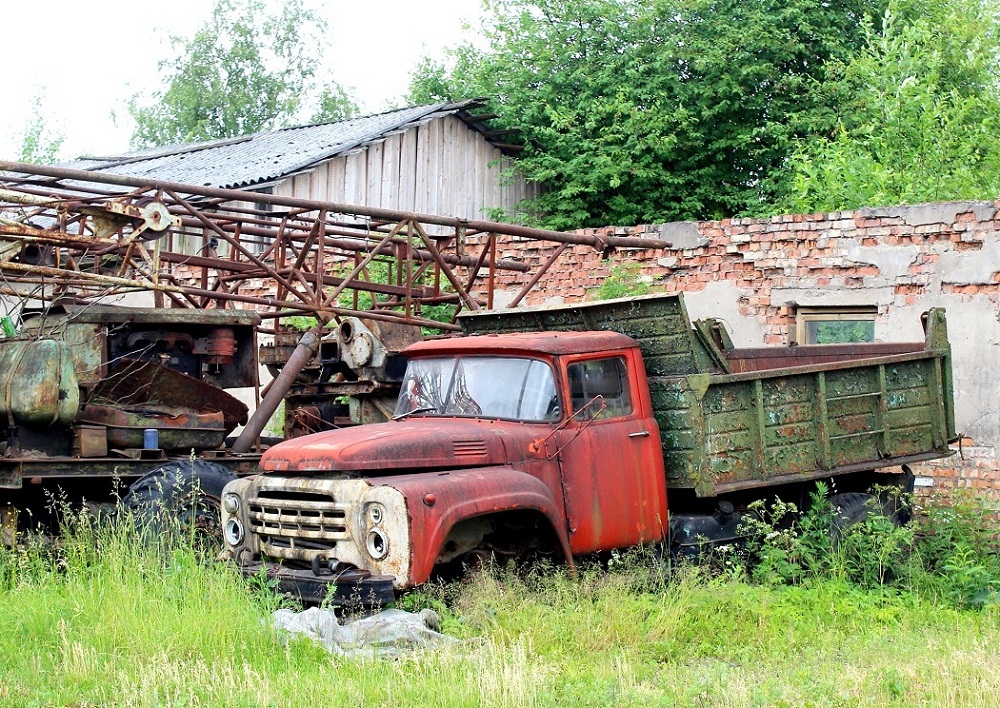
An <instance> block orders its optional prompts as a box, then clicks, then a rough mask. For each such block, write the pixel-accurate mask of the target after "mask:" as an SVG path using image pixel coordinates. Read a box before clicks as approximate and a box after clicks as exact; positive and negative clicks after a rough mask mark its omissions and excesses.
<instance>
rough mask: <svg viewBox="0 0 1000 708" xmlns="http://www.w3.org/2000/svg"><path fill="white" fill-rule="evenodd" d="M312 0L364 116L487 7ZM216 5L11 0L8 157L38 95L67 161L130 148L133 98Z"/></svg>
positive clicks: (5, 64) (187, 0)
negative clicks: (173, 39)
mask: <svg viewBox="0 0 1000 708" xmlns="http://www.w3.org/2000/svg"><path fill="white" fill-rule="evenodd" d="M309 4H310V6H312V7H314V8H315V9H317V10H318V11H319V12H320V14H322V15H323V16H324V17H325V18H326V20H327V23H328V27H329V38H330V44H329V45H328V46H327V47H326V48H325V58H326V63H327V64H328V65H329V66H330V68H331V69H330V71H331V74H332V78H333V79H335V80H336V81H338V82H339V83H341V84H342V85H344V86H345V87H346V88H348V90H349V91H351V93H352V95H353V96H354V99H355V101H356V102H357V103H358V104H360V106H361V109H362V112H363V113H376V112H379V111H381V110H384V109H385V108H387V107H389V105H390V104H392V103H393V102H395V103H397V104H398V103H401V101H399V97H400V96H401V95H402V94H403V93H405V91H406V88H407V86H408V84H409V72H410V71H411V70H412V69H413V67H414V66H415V65H416V63H417V62H418V61H419V59H420V58H421V57H422V56H424V55H425V54H430V55H432V56H440V55H441V54H442V51H443V49H444V48H445V47H454V46H456V45H458V44H459V43H460V42H461V41H462V40H463V38H464V37H465V34H466V30H463V27H462V25H463V22H470V23H471V25H472V27H476V26H478V23H477V22H476V20H477V18H478V17H479V13H480V4H479V0H430V1H429V2H414V1H413V0H311V1H310V2H309ZM211 7H212V2H211V0H171V1H170V2H165V3H136V2H134V1H128V2H127V1H125V0H86V1H85V2H81V1H80V0H5V1H4V2H3V23H4V31H3V35H4V36H3V42H2V45H3V59H2V60H0V61H2V64H0V66H2V73H3V76H4V78H3V81H2V84H0V85H2V89H0V106H2V108H0V157H3V158H5V159H13V158H14V157H15V156H16V153H17V150H18V148H19V146H20V142H21V137H22V135H23V134H24V130H25V127H26V126H27V124H28V122H29V121H30V119H31V105H32V101H33V99H34V98H35V97H36V96H40V97H41V101H42V115H43V118H44V121H45V126H46V128H47V129H48V131H49V133H60V134H62V135H63V136H64V138H65V140H64V142H63V145H62V148H61V150H60V158H62V159H71V158H74V157H78V156H80V155H84V154H89V155H101V154H115V153H120V152H125V151H126V150H127V149H128V141H129V137H130V136H131V134H132V125H131V121H130V119H129V116H128V111H127V108H126V104H127V101H128V99H129V98H131V97H132V96H133V95H134V94H136V93H139V92H141V91H150V90H152V89H155V88H157V87H159V86H160V85H161V84H160V81H159V79H158V69H157V62H158V61H159V60H160V59H162V58H165V57H167V56H169V54H170V44H169V37H170V36H171V35H180V36H183V37H189V36H191V35H193V34H194V32H195V31H196V30H197V28H198V27H199V26H201V24H203V22H204V21H205V20H206V19H207V18H208V16H209V14H210V12H211Z"/></svg>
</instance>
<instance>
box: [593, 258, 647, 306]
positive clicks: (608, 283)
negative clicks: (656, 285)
mask: <svg viewBox="0 0 1000 708" xmlns="http://www.w3.org/2000/svg"><path fill="white" fill-rule="evenodd" d="M605 263H606V264H607V261H605ZM649 291H650V285H649V283H647V282H645V281H644V280H642V279H641V276H640V275H639V264H638V263H619V264H618V265H615V266H612V268H611V272H610V273H609V274H608V277H607V278H605V279H604V282H603V283H601V284H600V285H599V286H598V287H596V288H594V289H593V290H591V291H590V292H589V293H587V296H588V297H589V298H590V299H592V300H611V299H614V298H618V297H632V296H638V295H648V294H649Z"/></svg>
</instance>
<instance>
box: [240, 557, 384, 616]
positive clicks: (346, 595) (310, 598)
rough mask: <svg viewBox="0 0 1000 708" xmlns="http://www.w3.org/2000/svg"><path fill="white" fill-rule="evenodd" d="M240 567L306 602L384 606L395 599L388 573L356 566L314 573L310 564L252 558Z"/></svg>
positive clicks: (249, 574)
mask: <svg viewBox="0 0 1000 708" xmlns="http://www.w3.org/2000/svg"><path fill="white" fill-rule="evenodd" d="M240 570H241V571H242V572H243V575H244V577H247V578H251V577H255V576H259V575H260V574H261V573H264V574H265V575H266V577H267V579H268V580H271V581H276V583H277V590H278V591H279V592H281V593H285V594H288V595H291V596H292V597H295V598H297V599H299V600H301V601H302V602H305V603H309V604H319V603H322V602H326V603H327V604H331V605H334V606H337V607H358V608H370V607H385V606H386V605H388V604H389V603H391V602H392V601H393V600H395V599H396V596H395V593H394V592H393V589H392V581H393V577H392V576H391V575H372V574H371V573H369V572H368V571H367V570H360V569H358V568H349V569H346V570H342V571H339V572H322V573H320V574H316V573H314V572H313V571H312V570H311V569H310V568H294V567H289V566H284V565H281V564H279V563H260V562H255V563H248V564H246V565H241V566H240Z"/></svg>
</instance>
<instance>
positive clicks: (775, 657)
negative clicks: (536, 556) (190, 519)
mask: <svg viewBox="0 0 1000 708" xmlns="http://www.w3.org/2000/svg"><path fill="white" fill-rule="evenodd" d="M950 532H951V531H948V533H950ZM958 536H960V537H961V538H965V536H964V535H963V534H962V533H958ZM141 540H142V539H140V537H139V536H138V535H137V534H136V532H135V531H134V530H133V528H132V526H131V525H130V524H129V523H126V522H109V523H103V524H96V523H94V522H93V520H92V519H90V518H89V517H77V519H76V520H74V521H73V522H72V523H70V524H68V526H67V529H66V532H65V534H64V536H63V540H62V541H61V543H60V544H59V545H58V546H57V547H54V546H52V545H42V544H32V543H30V542H28V543H26V544H25V545H23V546H21V547H19V548H17V549H4V548H0V657H3V660H2V661H0V704H2V705H9V706H26V705H27V706H30V705H38V706H49V705H115V706H118V705H122V706H147V705H149V706H154V705H155V706H164V705H167V706H173V705H212V706H215V705H238V706H250V705H253V706H257V705H265V706H267V705H275V706H279V705H280V706H285V705H299V704H301V705H331V706H332V705H337V706H343V705H363V706H408V705H445V706H477V705H489V706H547V705H593V706H605V705H626V706H628V705H634V706H644V705H650V706H659V705H684V706H751V705H760V706H803V705H816V706H857V705H872V706H881V705H899V706H903V705H941V706H952V705H995V704H996V696H998V695H1000V642H997V641H996V637H997V636H998V628H1000V627H998V624H1000V612H998V610H997V607H996V605H995V604H994V603H983V604H980V605H976V608H977V609H970V608H971V606H970V605H969V604H968V603H965V602H964V601H956V600H954V599H953V598H951V597H950V596H949V595H948V593H947V592H945V591H943V590H941V589H940V588H937V589H936V588H934V587H933V586H930V585H928V586H923V585H917V584H913V585H912V586H910V587H904V586H900V585H892V586H872V587H864V586H862V585H860V584H858V583H856V582H853V581H852V580H851V579H850V578H849V577H847V576H846V575H843V574H840V575H838V574H836V573H834V574H827V575H821V574H818V573H816V574H806V575H802V576H799V577H798V578H796V579H795V582H794V583H792V584H784V583H779V582H762V581H761V580H760V579H759V578H758V579H754V578H753V577H752V575H750V574H748V573H746V572H744V571H742V570H739V569H730V570H728V571H726V572H724V573H721V574H715V575H713V574H711V573H709V572H708V571H707V570H706V569H704V568H682V569H679V570H676V571H675V572H674V573H673V574H672V575H671V576H670V577H669V578H667V577H665V576H664V575H663V574H662V573H660V572H658V571H659V569H660V568H659V565H658V561H657V560H656V558H655V557H654V556H653V555H652V554H644V553H641V552H635V553H630V554H625V555H624V556H623V557H619V558H617V559H616V563H615V564H614V567H613V568H612V569H610V570H609V569H608V568H607V567H605V566H597V565H594V566H587V567H584V568H581V569H580V570H579V571H578V572H577V573H576V574H571V573H569V572H568V571H566V570H565V569H544V570H540V571H538V572H532V573H528V574H523V573H522V574H517V573H514V572H510V571H508V570H505V569H501V570H495V571H493V572H484V573H482V574H480V575H478V576H477V577H476V578H474V579H473V580H471V581H468V582H465V583H457V584H451V585H441V586H428V587H426V588H424V589H423V590H422V591H421V592H420V593H414V594H411V595H410V596H408V597H407V598H405V600H404V601H403V604H404V605H406V606H407V607H409V608H412V609H416V608H418V607H422V606H432V607H435V608H436V609H438V610H439V611H440V612H441V613H442V614H443V616H444V623H443V627H444V629H445V631H446V632H447V633H449V634H451V635H453V636H457V637H459V638H462V639H463V640H465V641H463V642H462V643H461V644H460V645H458V646H457V647H455V648H451V649H447V650H443V651H434V652H415V653H412V654H409V655H406V656H405V657H404V658H402V659H398V660H372V659H344V658H337V657H334V656H332V655H330V654H328V653H327V652H325V651H324V650H322V649H321V648H319V647H318V646H316V645H314V644H312V643H310V642H308V641H304V640H294V641H288V639H287V638H285V637H282V636H280V635H279V634H277V633H276V632H275V631H274V630H272V629H271V626H270V615H271V612H272V611H273V609H275V607H276V602H277V601H276V600H275V598H274V596H273V595H271V594H269V593H267V592H262V591H259V590H255V589H253V588H251V587H250V586H248V585H247V584H246V583H245V582H244V581H243V580H242V579H241V578H239V577H237V575H236V573H235V572H234V570H233V569H232V568H231V567H230V566H228V565H224V564H221V565H220V564H214V563H211V562H206V560H205V558H204V554H202V553H200V552H199V550H198V545H197V544H196V543H186V542H185V541H184V539H183V538H182V539H180V541H177V540H176V539H175V542H173V543H170V544H149V543H143V542H141ZM935 543H939V544H940V545H941V546H942V547H944V546H946V545H949V544H950V546H952V547H954V546H955V545H957V544H956V543H955V542H954V541H947V542H946V539H945V538H943V537H940V536H939V537H936V539H935ZM944 555H947V553H945V554H944ZM932 570H933V569H932V568H928V569H927V571H928V572H931V571H932Z"/></svg>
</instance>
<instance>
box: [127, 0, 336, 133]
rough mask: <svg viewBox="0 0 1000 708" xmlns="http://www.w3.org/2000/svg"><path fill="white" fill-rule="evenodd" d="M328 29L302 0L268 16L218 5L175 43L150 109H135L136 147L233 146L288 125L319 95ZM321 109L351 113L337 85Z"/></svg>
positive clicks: (254, 8)
mask: <svg viewBox="0 0 1000 708" xmlns="http://www.w3.org/2000/svg"><path fill="white" fill-rule="evenodd" d="M324 29H325V23H324V22H323V20H322V19H321V18H319V17H318V16H317V15H316V14H315V13H314V12H313V11H312V10H310V9H309V8H307V7H306V6H305V5H304V4H303V2H302V0H287V1H286V2H284V3H282V5H281V9H280V12H269V9H268V6H267V4H266V3H265V1H264V0H216V1H215V5H214V7H213V9H212V15H211V17H210V18H209V20H208V21H207V22H206V23H205V24H204V25H203V26H202V27H201V28H200V29H199V30H198V31H197V33H195V35H194V36H193V37H192V38H190V39H183V38H180V37H173V38H172V40H171V41H172V44H173V47H174V51H175V55H174V56H173V57H172V58H170V59H166V60H164V61H162V62H160V68H161V70H162V71H163V72H164V73H165V74H166V82H165V87H164V88H163V89H162V90H160V91H157V92H156V93H154V94H153V96H152V100H151V101H150V102H148V103H143V102H140V97H139V96H134V97H133V98H132V100H131V101H130V103H129V113H130V114H131V115H132V118H133V119H134V120H135V123H136V128H135V132H134V133H133V135H132V142H133V144H134V145H135V146H136V147H147V146H153V145H165V144H169V143H177V142H188V141H197V140H211V139H216V138H227V137H234V136H238V135H246V134H248V133H253V132H256V131H260V130H267V129H271V128H274V127H276V126H278V125H281V124H287V123H288V122H289V121H291V120H293V119H294V118H295V116H296V115H297V114H298V112H299V110H300V108H301V107H302V105H303V97H306V96H308V95H309V94H310V93H312V92H314V91H315V86H314V74H315V67H316V66H317V65H318V63H319V58H320V57H319V51H318V50H317V47H320V46H322V44H321V41H320V38H321V35H322V32H323V30H324ZM338 99H339V103H338ZM320 102H321V107H320V108H321V113H320V114H318V115H321V117H322V118H323V119H324V120H330V119H332V118H340V117H343V116H342V115H341V114H338V113H337V111H338V110H339V111H343V112H350V110H352V106H353V104H351V103H350V101H349V100H346V95H345V94H343V91H342V90H341V89H339V87H337V86H336V85H333V84H331V85H330V86H328V87H327V89H326V90H325V91H324V93H323V94H322V95H320ZM335 104H337V105H336V109H335Z"/></svg>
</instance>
